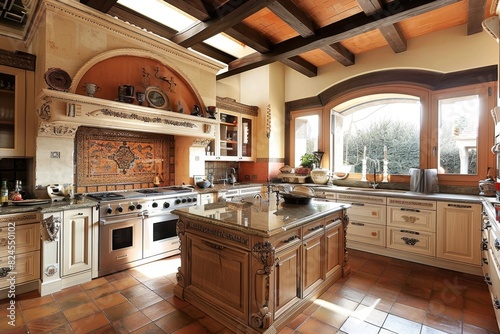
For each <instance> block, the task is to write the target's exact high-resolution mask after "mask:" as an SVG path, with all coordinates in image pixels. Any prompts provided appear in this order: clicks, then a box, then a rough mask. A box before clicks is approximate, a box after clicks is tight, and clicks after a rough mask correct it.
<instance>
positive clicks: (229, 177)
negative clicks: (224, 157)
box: [226, 167, 236, 185]
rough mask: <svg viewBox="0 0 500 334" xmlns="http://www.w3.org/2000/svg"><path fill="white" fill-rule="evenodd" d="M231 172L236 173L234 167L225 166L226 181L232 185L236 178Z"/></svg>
mask: <svg viewBox="0 0 500 334" xmlns="http://www.w3.org/2000/svg"><path fill="white" fill-rule="evenodd" d="M228 171H229V173H228ZM231 174H236V169H234V168H233V167H228V168H226V181H227V182H229V183H232V184H233V185H234V183H235V182H236V178H235V177H234V176H233V175H231Z"/></svg>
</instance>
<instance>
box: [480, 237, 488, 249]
mask: <svg viewBox="0 0 500 334" xmlns="http://www.w3.org/2000/svg"><path fill="white" fill-rule="evenodd" d="M481 247H482V249H483V250H484V251H485V250H488V239H486V238H483V241H481Z"/></svg>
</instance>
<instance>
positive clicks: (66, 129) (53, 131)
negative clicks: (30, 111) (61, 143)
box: [38, 122, 78, 138]
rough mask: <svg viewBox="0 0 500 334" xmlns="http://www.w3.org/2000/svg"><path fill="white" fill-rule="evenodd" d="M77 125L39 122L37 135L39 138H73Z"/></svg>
mask: <svg viewBox="0 0 500 334" xmlns="http://www.w3.org/2000/svg"><path fill="white" fill-rule="evenodd" d="M76 130H78V125H75V124H61V123H57V124H54V123H47V122H41V123H40V125H39V128H38V135H39V136H41V137H67V138H75V135H76Z"/></svg>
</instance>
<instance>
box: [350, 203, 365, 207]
mask: <svg viewBox="0 0 500 334" xmlns="http://www.w3.org/2000/svg"><path fill="white" fill-rule="evenodd" d="M351 205H352V206H365V204H364V203H356V202H354V203H351Z"/></svg>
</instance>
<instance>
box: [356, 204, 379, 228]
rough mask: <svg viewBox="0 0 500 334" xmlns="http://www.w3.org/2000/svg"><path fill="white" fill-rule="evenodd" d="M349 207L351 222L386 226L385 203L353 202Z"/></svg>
mask: <svg viewBox="0 0 500 334" xmlns="http://www.w3.org/2000/svg"><path fill="white" fill-rule="evenodd" d="M351 204H352V206H351V207H350V208H349V209H347V214H348V215H349V220H350V221H351V222H365V223H372V224H379V225H384V226H385V220H386V207H385V205H373V204H365V203H358V202H353V203H351Z"/></svg>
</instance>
